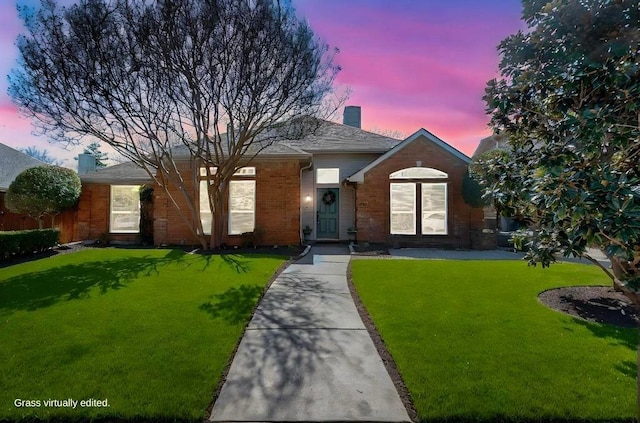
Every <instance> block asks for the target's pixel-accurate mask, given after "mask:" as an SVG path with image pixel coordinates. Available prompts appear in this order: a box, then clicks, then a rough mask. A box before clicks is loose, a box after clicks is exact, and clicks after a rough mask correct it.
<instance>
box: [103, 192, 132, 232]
mask: <svg viewBox="0 0 640 423" xmlns="http://www.w3.org/2000/svg"><path fill="white" fill-rule="evenodd" d="M110 203H111V206H110V210H109V211H110V214H109V232H111V233H125V234H136V233H138V232H140V186H138V185H112V186H111V202H110Z"/></svg>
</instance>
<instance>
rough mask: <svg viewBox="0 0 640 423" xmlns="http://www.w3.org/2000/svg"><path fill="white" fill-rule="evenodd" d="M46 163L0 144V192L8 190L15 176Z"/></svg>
mask: <svg viewBox="0 0 640 423" xmlns="http://www.w3.org/2000/svg"><path fill="white" fill-rule="evenodd" d="M45 164H46V163H44V162H41V161H40V160H38V159H34V158H33V157H31V156H29V155H27V154H24V153H23V152H21V151H18V150H16V149H14V148H11V147H9V146H8V145H4V144H2V143H0V191H6V190H7V189H9V185H11V182H13V180H14V179H16V176H18V175H19V174H21V173H22V172H23V171H24V170H26V169H29V168H32V167H36V166H42V165H45Z"/></svg>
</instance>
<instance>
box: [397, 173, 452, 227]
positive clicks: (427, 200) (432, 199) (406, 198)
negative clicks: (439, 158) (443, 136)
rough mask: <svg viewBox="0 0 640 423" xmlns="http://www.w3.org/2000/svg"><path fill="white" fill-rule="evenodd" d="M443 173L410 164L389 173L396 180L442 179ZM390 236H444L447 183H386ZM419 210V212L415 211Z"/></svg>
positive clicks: (444, 176) (445, 175)
mask: <svg viewBox="0 0 640 423" xmlns="http://www.w3.org/2000/svg"><path fill="white" fill-rule="evenodd" d="M446 177H448V175H447V174H446V173H445V172H442V171H440V170H437V169H432V168H423V167H413V168H406V169H401V170H398V171H396V172H393V173H391V174H390V175H389V178H390V179H392V180H398V179H423V180H424V179H444V178H446ZM389 190H390V202H389V208H390V213H389V214H390V225H389V226H390V228H389V229H390V233H391V234H392V235H447V234H448V225H447V183H446V182H420V181H398V182H391V183H390V184H389ZM418 211H419V213H420V215H418V214H417V213H418Z"/></svg>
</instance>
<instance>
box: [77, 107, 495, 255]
mask: <svg viewBox="0 0 640 423" xmlns="http://www.w3.org/2000/svg"><path fill="white" fill-rule="evenodd" d="M344 122H345V124H337V123H332V122H326V121H323V122H322V124H321V125H320V126H319V128H318V129H317V130H316V131H315V132H314V133H313V134H312V135H309V136H306V137H304V138H302V139H299V140H290V141H279V142H277V143H274V144H273V145H271V146H269V147H267V148H265V149H264V150H263V151H261V152H260V154H259V155H258V156H256V157H255V159H254V160H253V161H251V162H250V163H249V164H248V165H247V166H246V167H245V168H243V169H242V170H241V171H240V172H238V174H236V176H235V177H234V179H233V180H232V181H231V184H230V194H229V195H230V198H229V201H228V203H229V210H228V225H227V234H226V236H225V243H226V244H228V245H238V244H240V243H241V242H242V240H243V238H242V234H243V233H247V232H255V233H256V235H258V234H259V239H258V242H259V243H261V244H266V245H288V244H298V243H300V242H301V240H302V239H303V237H304V235H303V229H304V228H305V227H307V226H308V227H309V228H311V229H312V232H311V234H310V235H309V236H308V239H309V240H311V241H346V240H348V239H349V238H350V234H353V231H351V230H355V231H356V232H355V233H356V236H357V240H358V241H359V242H375V243H388V244H390V245H395V246H404V245H407V246H408V245H421V246H432V247H446V248H471V247H474V246H478V245H479V244H478V243H477V242H475V241H474V233H481V231H482V229H483V228H484V217H483V213H482V210H481V209H474V208H472V207H470V206H468V205H467V204H466V203H465V202H464V201H463V199H462V180H463V177H464V174H465V172H466V171H467V166H468V163H469V160H470V159H469V158H468V157H467V156H465V155H464V154H462V153H461V152H459V151H458V150H456V149H455V148H453V147H452V146H450V145H448V144H447V143H445V142H444V141H442V140H441V139H439V138H438V137H436V136H434V135H433V134H431V133H430V132H428V131H426V130H424V129H420V130H419V131H417V132H416V133H414V134H413V135H411V136H410V137H408V138H407V139H405V140H404V141H401V140H396V139H393V138H388V137H385V136H382V135H378V134H374V133H371V132H367V131H363V130H362V129H360V108H359V107H354V106H350V107H347V108H346V109H345V120H344ZM174 159H176V161H178V162H179V166H182V167H183V169H187V170H188V169H189V166H190V165H189V163H190V161H189V157H188V156H187V155H185V156H184V157H182V158H180V157H179V155H178V156H175V155H174ZM203 170H204V169H203ZM80 178H81V180H82V182H83V192H82V196H81V199H80V204H79V207H78V223H77V237H78V239H95V238H98V237H100V236H102V235H105V234H108V235H109V238H111V239H112V240H117V241H134V240H136V237H137V233H138V226H137V222H138V220H139V216H140V206H139V201H138V197H137V193H138V189H139V186H140V185H143V184H144V185H148V186H151V187H153V181H152V180H151V178H150V177H149V176H148V175H147V174H146V173H145V172H144V171H142V170H141V169H139V168H137V167H136V166H135V165H133V164H130V163H127V164H120V165H116V166H111V167H107V168H104V169H100V170H97V171H90V172H87V173H82V172H81V174H80ZM204 183H205V182H204V181H201V182H200V184H198V185H197V186H188V189H190V190H193V192H194V193H195V194H196V196H197V195H198V192H200V194H203V195H200V215H201V220H202V222H203V225H204V227H205V228H208V227H209V226H210V222H211V212H210V211H209V208H208V202H207V200H206V190H205V189H204V188H206V185H203V184H204ZM193 185H195V184H193ZM174 198H175V199H177V200H178V201H177V206H176V205H175V204H173V203H172V202H171V201H170V200H169V198H168V197H167V195H166V194H165V193H164V191H163V189H161V188H156V189H155V190H154V200H153V233H154V242H155V243H156V244H158V245H162V244H185V245H190V244H196V243H197V240H196V239H194V237H193V236H192V235H191V231H190V230H189V226H188V225H192V224H193V222H189V221H185V220H183V219H182V218H181V217H180V215H179V213H178V211H177V207H181V208H184V207H186V204H184V203H183V202H182V199H181V196H180V194H178V193H176V195H175V197H174ZM196 198H197V197H196Z"/></svg>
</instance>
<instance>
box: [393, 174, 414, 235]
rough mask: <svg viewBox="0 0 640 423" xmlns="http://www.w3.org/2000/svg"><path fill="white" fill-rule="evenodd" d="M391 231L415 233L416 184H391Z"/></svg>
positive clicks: (407, 233)
mask: <svg viewBox="0 0 640 423" xmlns="http://www.w3.org/2000/svg"><path fill="white" fill-rule="evenodd" d="M390 191H391V203H390V207H391V233H392V234H394V235H415V234H416V184H410V183H407V184H394V183H392V184H391V190H390Z"/></svg>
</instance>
